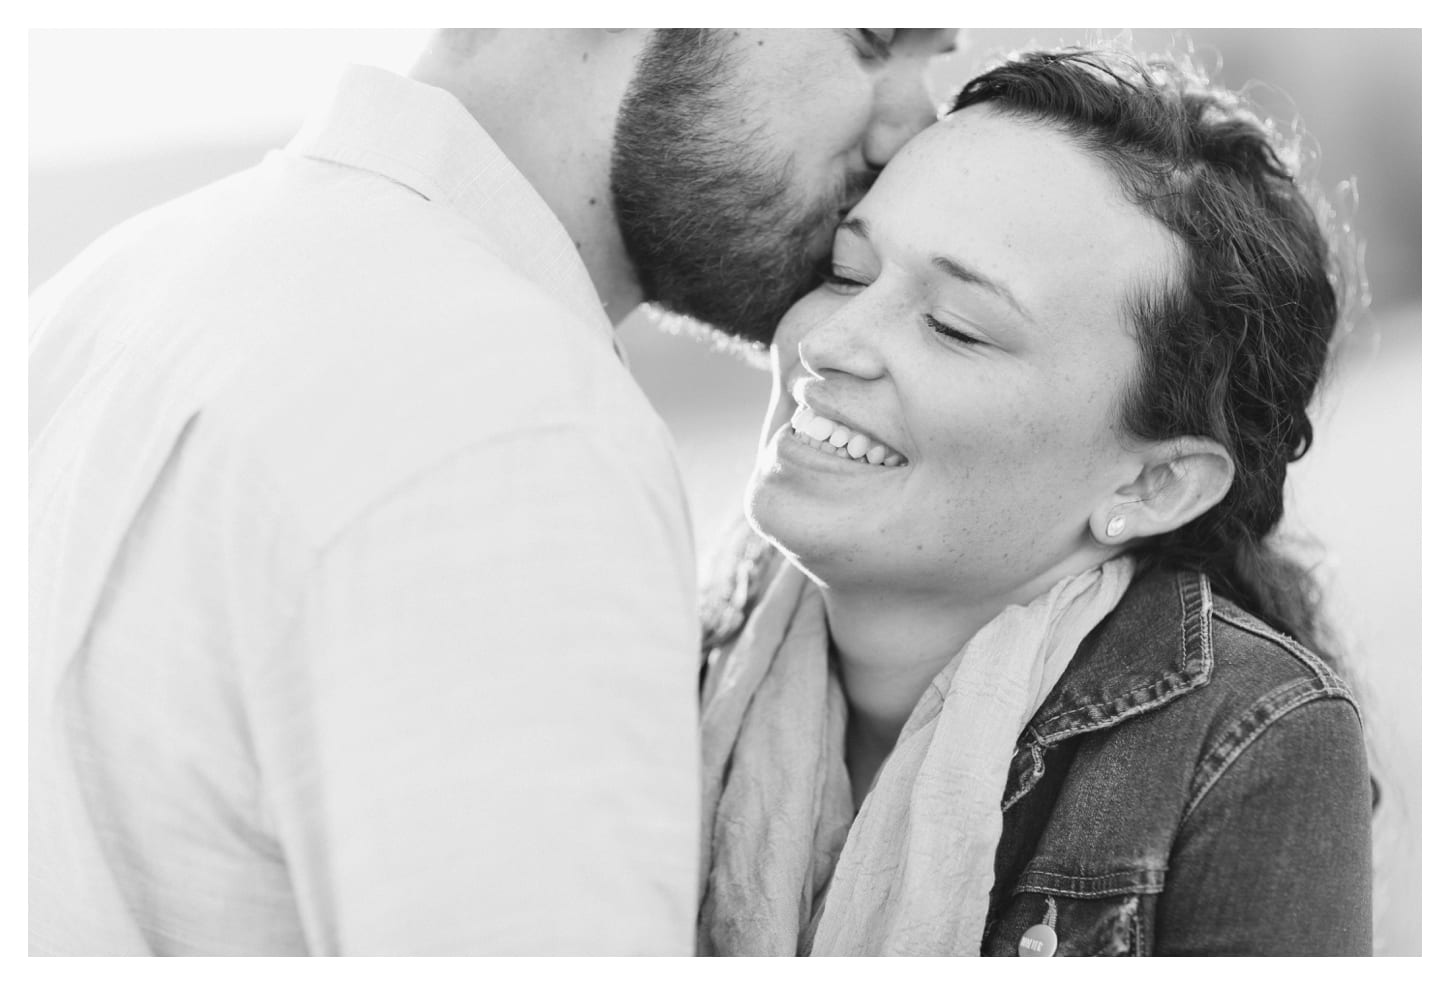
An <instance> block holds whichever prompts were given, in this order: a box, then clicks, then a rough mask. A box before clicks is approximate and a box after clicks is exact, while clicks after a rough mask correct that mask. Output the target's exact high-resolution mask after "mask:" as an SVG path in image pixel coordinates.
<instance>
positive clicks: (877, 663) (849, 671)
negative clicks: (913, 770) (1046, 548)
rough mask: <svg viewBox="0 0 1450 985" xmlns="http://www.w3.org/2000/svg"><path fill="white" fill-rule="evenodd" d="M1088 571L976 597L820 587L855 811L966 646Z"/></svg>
mask: <svg viewBox="0 0 1450 985" xmlns="http://www.w3.org/2000/svg"><path fill="white" fill-rule="evenodd" d="M1090 560H1092V561H1093V562H1094V563H1101V561H1102V559H1100V558H1098V559H1090ZM1089 566H1090V565H1089ZM1087 567H1088V566H1084V564H1083V563H1082V559H1081V558H1078V557H1072V558H1066V559H1064V561H1063V562H1062V563H1060V564H1058V565H1056V566H1054V567H1053V568H1051V569H1049V570H1047V571H1044V572H1041V573H1040V574H1038V575H1037V576H1036V577H1034V578H1032V579H1030V580H1029V581H1027V582H1024V583H1022V584H1019V585H1017V586H1015V587H1014V588H1013V589H1012V590H1011V591H1009V592H1008V593H1007V594H1005V595H995V594H988V595H985V596H983V597H980V598H975V599H973V598H968V597H965V596H963V595H960V594H958V595H949V594H932V593H928V592H920V591H913V590H911V589H903V590H901V591H897V592H891V593H884V592H882V591H880V590H879V588H878V587H876V586H865V587H854V586H845V585H842V584H840V583H835V584H828V585H825V586H823V587H822V595H823V597H824V598H825V603H826V619H827V623H828V625H829V627H830V634H831V646H832V648H833V650H834V652H835V654H836V659H837V662H838V665H839V668H840V674H841V685H842V688H843V690H844V691H845V693H846V705H847V708H848V710H849V716H848V719H847V729H846V765H847V769H848V770H849V772H850V775H851V787H852V792H853V794H854V795H855V800H856V807H857V809H858V810H859V809H860V806H861V801H862V800H863V799H865V796H866V792H867V791H868V790H869V789H870V786H871V784H872V782H874V780H875V777H876V773H877V772H878V771H879V770H880V768H881V764H882V763H883V762H884V761H885V760H886V757H887V756H888V755H889V754H890V753H891V750H892V749H893V748H894V747H895V745H896V741H897V739H898V738H899V737H900V735H901V729H902V727H903V726H904V725H905V724H906V720H907V719H908V718H909V717H911V712H912V709H914V708H915V707H916V704H917V702H918V701H920V700H921V696H922V695H923V694H925V693H926V689H927V688H928V687H930V686H931V682H932V680H933V679H934V678H935V677H936V675H937V674H939V673H941V671H942V668H944V667H945V666H946V665H947V664H948V663H950V662H951V659H952V658H953V657H954V656H956V655H957V653H958V652H960V651H961V649H962V647H964V646H966V644H967V641H968V640H970V639H971V638H972V637H973V636H975V635H976V634H977V631H978V630H980V629H981V628H982V627H983V626H985V625H987V623H989V622H991V621H992V620H993V619H995V618H996V617H997V615H998V614H999V613H1001V612H1002V610H1003V609H1005V608H1007V606H1009V605H1013V604H1026V603H1027V602H1030V601H1031V600H1032V599H1034V598H1036V597H1037V596H1038V595H1040V594H1041V593H1043V592H1045V591H1047V590H1048V589H1049V588H1051V587H1052V586H1053V585H1054V584H1056V583H1057V582H1058V581H1059V580H1060V579H1061V578H1063V577H1065V576H1067V575H1070V574H1074V573H1076V572H1077V571H1080V570H1086V569H1087Z"/></svg>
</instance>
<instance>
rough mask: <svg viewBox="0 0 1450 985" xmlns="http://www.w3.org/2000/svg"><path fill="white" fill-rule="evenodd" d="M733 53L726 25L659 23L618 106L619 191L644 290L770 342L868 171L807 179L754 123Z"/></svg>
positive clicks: (749, 338)
mask: <svg viewBox="0 0 1450 985" xmlns="http://www.w3.org/2000/svg"><path fill="white" fill-rule="evenodd" d="M730 54H731V53H730V51H729V42H728V40H727V39H726V38H725V37H724V36H723V32H716V31H709V30H699V29H677V30H660V31H656V32H655V34H654V35H653V36H652V37H651V38H650V41H649V43H648V45H647V46H646V48H645V51H644V53H643V54H642V55H641V57H640V61H639V65H638V67H637V69H636V71H635V74H634V78H633V79H632V80H631V82H630V85H629V88H628V90H627V91H626V93H625V97H624V100H623V102H622V103H621V105H620V111H619V118H618V122H617V124H616V126H615V133H614V151H613V158H612V160H611V162H610V190H611V193H612V196H613V205H614V212H615V217H616V220H617V222H618V224H619V230H620V234H621V236H622V237H623V239H624V246H625V250H626V251H627V253H628V255H629V258H630V261H631V263H633V265H634V268H635V273H636V275H637V276H638V278H639V282H640V287H641V288H642V290H643V292H644V296H645V299H646V300H647V301H650V302H653V303H654V304H657V305H659V306H661V307H663V308H664V309H666V310H667V311H670V312H673V313H675V314H678V315H685V316H688V317H690V318H693V319H696V320H698V321H701V322H704V323H706V324H707V325H709V326H710V327H712V328H714V329H717V330H719V331H720V332H723V333H725V334H726V335H727V336H733V337H735V338H738V339H742V340H745V341H746V342H750V343H755V344H758V345H767V344H769V342H770V340H771V337H772V336H773V335H774V334H775V327H776V325H777V324H778V323H779V322H780V319H781V316H783V315H784V314H785V312H786V310H787V309H788V308H790V306H791V305H792V304H794V303H795V302H796V301H797V300H798V299H799V298H800V297H801V296H802V295H804V294H806V293H807V292H808V291H810V290H811V289H812V288H813V287H814V286H815V285H816V284H817V283H818V282H819V280H820V277H819V269H820V263H821V261H822V260H824V259H825V258H826V256H827V255H828V254H829V251H830V245H831V234H832V232H833V231H834V229H835V227H836V223H837V222H838V221H839V220H840V218H841V216H842V215H843V214H844V213H845V211H846V210H847V209H849V208H850V207H851V206H852V205H854V204H855V203H856V201H858V200H859V199H860V197H861V195H863V194H864V193H865V190H866V188H867V187H868V186H869V185H870V182H871V178H872V175H870V174H866V173H860V174H856V175H853V176H851V177H850V178H848V179H846V180H844V181H842V182H840V183H838V185H837V187H834V188H830V189H825V190H824V191H823V193H822V194H820V195H818V196H817V197H815V198H811V197H809V196H808V195H806V194H805V193H804V192H801V191H799V190H797V189H796V187H795V183H794V167H793V165H792V163H791V160H790V158H789V156H788V155H785V154H780V153H777V152H775V150H774V148H773V146H772V140H771V139H770V137H769V136H768V135H767V134H765V133H764V132H763V130H762V128H761V127H760V126H758V125H752V124H751V123H750V122H749V119H748V114H749V106H748V102H747V101H746V100H745V99H744V98H743V94H742V92H741V87H740V86H739V85H738V84H737V80H736V78H735V73H734V71H733V69H732V60H731V57H730Z"/></svg>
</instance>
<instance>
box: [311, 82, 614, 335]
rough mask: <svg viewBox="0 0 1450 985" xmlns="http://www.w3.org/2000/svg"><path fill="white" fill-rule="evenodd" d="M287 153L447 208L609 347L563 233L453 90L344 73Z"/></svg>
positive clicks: (594, 297)
mask: <svg viewBox="0 0 1450 985" xmlns="http://www.w3.org/2000/svg"><path fill="white" fill-rule="evenodd" d="M287 150H288V151H289V152H291V153H294V154H299V155H302V156H305V157H311V158H314V159H317V160H321V161H330V162H332V163H335V164H340V165H343V166H346V167H351V168H358V169H360V170H364V171H371V172H373V173H374V174H378V175H381V176H383V177H385V178H387V179H389V180H391V181H395V182H397V183H398V184H400V185H403V186H404V187H406V188H409V189H411V190H412V191H414V192H416V193H417V194H418V195H421V196H422V197H423V198H425V199H427V200H428V201H430V202H435V203H437V204H439V205H442V206H444V207H446V208H449V209H451V210H452V211H453V212H455V213H457V214H458V215H461V216H462V217H463V218H464V219H466V220H467V221H468V222H469V223H471V224H472V225H473V226H475V227H477V228H478V229H479V230H481V231H482V232H483V233H484V234H485V236H486V238H487V240H488V242H490V243H491V244H492V246H493V248H494V251H495V252H496V253H497V255H498V256H499V257H500V259H502V260H503V261H504V262H505V263H507V264H508V265H509V266H511V267H512V268H513V269H514V270H515V271H517V272H518V273H519V274H521V275H522V276H524V277H525V278H527V279H528V280H530V281H532V282H534V283H535V284H537V285H538V286H539V287H540V288H541V289H542V290H544V291H545V292H547V293H548V294H549V295H551V296H553V297H556V298H558V299H559V300H561V301H563V302H564V303H565V304H566V305H567V306H568V307H569V308H570V310H571V311H573V312H574V313H575V314H576V315H577V316H578V317H579V318H581V319H582V320H583V321H584V322H585V323H586V324H591V325H596V326H598V328H599V330H600V331H602V332H604V333H605V336H606V338H608V339H609V340H610V342H611V344H614V343H615V336H614V326H613V325H612V324H610V322H609V318H608V317H607V316H606V315H605V313H604V306H603V305H602V304H601V303H600V300H599V293H598V292H597V291H596V290H595V289H594V282H593V281H592V280H591V279H590V277H589V272H588V270H586V269H585V267H584V262H583V261H582V260H581V259H580V258H579V251H578V250H577V249H575V247H574V243H573V241H572V240H571V239H570V238H569V234H568V233H567V232H566V231H565V229H564V227H563V225H562V224H561V223H560V222H559V219H558V218H557V217H556V216H555V215H554V213H553V211H552V210H550V208H549V207H548V205H546V204H545V203H544V200H543V199H542V198H541V197H540V196H539V194H538V192H536V191H535V190H534V187H533V186H532V185H530V184H529V182H528V179H526V178H525V177H524V176H523V175H522V174H521V173H520V172H519V170H518V169H517V168H516V167H514V165H513V163H512V162H511V161H509V159H508V158H507V157H506V156H505V155H504V153H503V151H502V150H501V149H500V148H499V146H498V144H496V143H495V142H494V141H493V139H492V138H491V137H490V136H489V135H488V133H487V132H486V131H485V130H484V129H483V127H481V126H479V124H478V121H477V120H475V119H474V118H473V116H472V114H470V113H469V112H468V110H467V109H465V108H464V106H463V104H462V103H460V102H459V101H458V100H457V98H455V97H454V96H453V95H452V94H451V93H448V92H445V91H444V90H442V89H439V88H437V87H436V86H430V85H426V84H424V83H422V82H418V81H416V80H414V79H408V78H404V77H402V76H400V75H395V74H393V73H392V72H388V71H385V70H384V69H380V68H373V67H371V66H366V65H352V66H349V67H348V68H347V70H346V71H345V72H344V73H343V75H342V77H341V78H340V80H339V81H338V83H337V86H336V88H335V90H334V91H333V93H332V94H331V98H330V100H328V101H327V102H326V103H325V104H324V105H323V106H322V107H321V108H319V110H318V111H317V112H315V113H314V114H313V115H312V116H311V117H310V118H309V119H308V120H307V122H306V123H305V124H304V125H303V127H302V129H301V130H300V131H299V132H298V134H297V135H296V136H295V137H294V138H293V139H292V141H291V143H289V144H288V145H287ZM615 350H616V351H619V347H618V345H617V344H616V345H615Z"/></svg>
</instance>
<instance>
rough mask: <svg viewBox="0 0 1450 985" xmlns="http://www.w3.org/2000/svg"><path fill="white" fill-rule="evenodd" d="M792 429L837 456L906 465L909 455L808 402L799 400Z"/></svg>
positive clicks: (820, 448)
mask: <svg viewBox="0 0 1450 985" xmlns="http://www.w3.org/2000/svg"><path fill="white" fill-rule="evenodd" d="M790 426H791V429H792V430H793V431H794V432H795V434H796V435H797V437H798V438H799V439H800V440H801V441H802V442H804V443H805V444H807V445H809V446H810V447H812V448H815V449H817V450H818V451H824V452H828V453H830V452H834V453H835V454H836V455H837V457H840V458H845V459H854V460H856V461H860V462H867V463H869V464H871V465H888V466H896V465H903V464H905V462H906V459H905V458H904V457H902V456H901V455H900V454H898V453H897V452H894V451H890V450H888V449H887V448H886V446H885V445H881V444H876V443H874V442H873V441H872V440H871V438H869V437H867V436H866V435H864V434H858V433H857V432H855V431H853V430H851V428H849V427H847V426H846V425H844V424H837V423H836V422H835V421H833V420H831V419H830V418H828V417H821V416H820V415H819V414H817V413H816V412H815V411H813V410H811V409H810V408H809V407H807V406H806V405H805V404H798V405H797V406H796V409H795V412H794V413H793V414H791V417H790Z"/></svg>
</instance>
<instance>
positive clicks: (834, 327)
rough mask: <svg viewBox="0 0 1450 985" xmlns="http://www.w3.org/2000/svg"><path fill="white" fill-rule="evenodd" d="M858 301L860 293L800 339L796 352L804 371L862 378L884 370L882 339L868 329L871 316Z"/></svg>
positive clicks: (878, 373) (814, 373)
mask: <svg viewBox="0 0 1450 985" xmlns="http://www.w3.org/2000/svg"><path fill="white" fill-rule="evenodd" d="M861 302H862V298H861V297H860V296H858V297H857V298H855V299H853V301H852V303H851V304H848V305H847V306H845V307H844V308H842V309H840V310H838V311H836V312H835V313H834V314H833V315H831V317H829V318H827V319H825V320H824V321H822V322H820V323H819V324H817V325H816V326H815V327H814V328H812V329H811V330H810V332H808V333H807V334H806V336H805V338H803V339H801V341H800V343H799V346H798V351H799V352H800V361H801V365H802V366H803V367H805V369H806V370H808V371H809V372H810V373H812V374H813V375H815V376H820V377H824V376H826V375H827V374H829V373H842V374H845V375H848V376H854V377H857V378H859V379H863V380H871V379H876V378H877V377H879V376H881V375H883V374H884V373H885V371H886V364H885V353H884V351H883V348H882V346H881V341H882V339H881V338H880V336H879V333H876V332H873V331H872V330H871V328H872V323H873V319H872V317H871V315H870V312H869V310H868V309H867V308H866V306H864V305H863V304H862V303H861Z"/></svg>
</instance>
